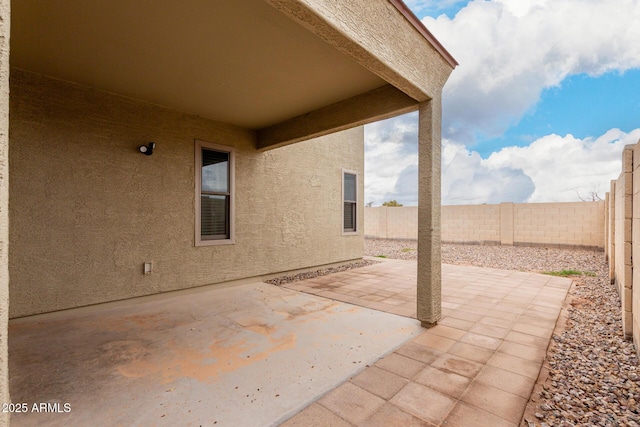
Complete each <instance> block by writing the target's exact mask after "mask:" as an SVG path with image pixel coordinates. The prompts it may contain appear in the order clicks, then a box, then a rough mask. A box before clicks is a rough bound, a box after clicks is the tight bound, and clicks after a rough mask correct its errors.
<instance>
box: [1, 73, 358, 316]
mask: <svg viewBox="0 0 640 427" xmlns="http://www.w3.org/2000/svg"><path fill="white" fill-rule="evenodd" d="M10 126H11V150H10V161H11V173H12V180H11V188H10V190H11V191H10V215H11V218H12V221H11V228H10V233H11V240H10V242H11V245H12V251H11V254H10V261H9V267H10V272H11V275H12V280H11V289H10V291H11V307H10V308H11V311H10V315H11V316H12V317H16V316H24V315H29V314H35V313H41V312H47V311H54V310H59V309H64V308H71V307H77V306H82V305H88V304H94V303H100V302H104V301H113V300H118V299H125V298H130V297H135V296H141V295H149V294H155V293H160V292H166V291H171V290H178V289H185V288H190V287H194V286H201V285H207V284H213V283H219V282H224V281H229V280H235V279H240V278H245V277H252V276H259V275H263V274H269V273H273V272H279V271H286V270H292V269H297V268H305V267H310V266H316V265H322V264H326V263H331V262H338V261H343V260H350V259H356V258H360V257H361V256H362V252H363V237H362V236H363V233H362V232H361V233H359V235H357V236H343V235H342V229H341V227H342V199H341V197H342V188H341V185H342V175H341V174H342V168H344V169H349V170H354V171H358V172H359V174H360V179H359V191H360V194H362V191H363V164H364V152H363V130H362V128H356V129H352V130H350V131H346V132H342V133H339V134H334V135H330V136H327V137H323V138H319V139H317V140H311V141H305V142H301V143H298V144H294V145H291V146H287V147H283V148H279V149H276V150H272V151H267V152H257V151H256V149H255V136H254V134H253V133H252V132H250V131H247V130H243V129H239V128H234V127H230V126H227V125H224V124H220V123H216V122H213V121H210V120H206V119H203V118H200V117H196V116H192V115H189V114H185V113H180V112H176V111H171V110H168V109H164V108H161V107H158V106H155V105H151V104H148V103H143V102H139V101H137V100H132V99H126V98H122V97H119V96H115V95H111V94H107V93H103V92H100V91H96V90H93V89H89V88H85V87H82V86H79V85H75V84H69V83H65V82H61V81H57V80H52V79H49V78H46V77H43V76H39V75H35V74H30V73H25V72H22V71H16V70H14V71H13V75H12V82H11V124H10ZM194 139H200V140H204V141H209V142H213V143H217V144H224V145H230V146H234V147H235V148H236V196H237V198H236V215H235V225H236V233H235V237H236V244H234V245H224V246H214V247H211V246H209V247H195V246H194V222H195V214H194V197H195V190H194V185H195V184H194ZM149 141H154V142H156V144H157V148H156V150H155V152H154V154H153V155H152V156H144V155H142V154H140V153H139V152H138V151H137V147H138V146H139V145H140V144H142V143H146V142H149ZM363 215H364V214H363V209H362V208H361V204H360V209H359V214H358V221H359V223H360V224H362V223H363ZM145 261H152V262H153V263H154V272H153V273H152V274H150V275H143V274H142V265H143V262H145Z"/></svg>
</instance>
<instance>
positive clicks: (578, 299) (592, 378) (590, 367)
mask: <svg viewBox="0 0 640 427" xmlns="http://www.w3.org/2000/svg"><path fill="white" fill-rule="evenodd" d="M365 254H366V255H369V256H383V257H386V258H399V259H416V257H417V247H416V242H415V241H398V240H393V241H392V240H379V239H367V240H366V241H365ZM442 262H444V263H449V264H463V265H475V266H479V267H489V268H499V269H508V270H520V271H534V272H561V271H562V270H575V271H579V272H583V273H584V274H581V275H579V276H576V277H574V285H573V286H572V287H571V289H570V290H569V296H568V297H567V301H568V302H569V304H567V306H566V317H567V318H566V322H565V324H564V325H563V327H561V328H557V329H556V331H555V333H554V336H553V342H552V345H551V346H550V348H549V351H548V353H547V358H546V361H545V365H546V367H547V369H546V371H548V376H546V378H544V381H543V382H542V383H541V384H539V386H538V387H536V391H534V393H533V394H532V396H531V400H530V405H529V406H530V407H531V408H533V410H531V411H528V412H527V413H526V414H525V418H524V420H523V422H522V425H523V426H525V427H533V426H536V427H546V426H565V427H569V426H637V425H640V416H639V415H638V400H640V372H639V371H638V358H637V357H636V351H635V348H634V346H633V343H631V342H629V341H625V340H624V337H623V334H622V323H621V317H620V316H621V315H620V299H619V297H618V293H617V291H616V289H615V288H614V286H613V285H612V284H611V283H610V281H609V274H608V268H607V265H606V263H605V260H604V254H603V253H602V252H595V251H588V250H568V249H556V248H544V247H517V246H516V247H514V246H475V245H457V244H443V245H442Z"/></svg>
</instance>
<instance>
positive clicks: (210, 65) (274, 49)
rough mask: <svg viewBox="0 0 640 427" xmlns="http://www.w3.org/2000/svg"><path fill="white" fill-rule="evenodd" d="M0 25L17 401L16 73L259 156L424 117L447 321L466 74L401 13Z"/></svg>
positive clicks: (433, 236)
mask: <svg viewBox="0 0 640 427" xmlns="http://www.w3.org/2000/svg"><path fill="white" fill-rule="evenodd" d="M0 15H1V18H2V19H1V20H0V90H1V91H2V96H1V101H2V102H1V103H0V106H1V107H0V166H1V170H0V212H1V215H2V216H1V217H0V230H2V231H1V233H2V234H1V236H0V240H1V241H2V247H1V248H0V254H1V258H0V269H1V273H2V274H1V275H0V279H1V280H0V293H1V295H2V296H1V297H0V306H1V308H2V309H1V310H0V313H2V316H3V319H2V322H1V323H2V324H1V325H0V342H2V343H3V344H2V348H0V360H3V361H4V362H3V366H2V382H3V384H4V386H3V387H1V389H2V390H0V396H2V397H7V398H6V399H4V401H9V399H8V385H7V378H8V375H7V367H6V361H7V357H6V355H7V347H6V342H7V340H6V338H7V322H8V321H7V312H8V310H7V307H8V304H9V297H8V281H9V278H8V259H7V252H8V251H9V250H10V248H8V241H9V239H8V226H7V224H8V221H9V217H8V200H9V197H8V173H9V169H8V154H7V151H8V148H9V102H8V99H9V95H8V94H9V70H10V68H16V69H22V70H26V71H30V72H36V73H40V74H44V75H47V76H50V77H53V78H57V79H60V80H64V81H70V82H74V83H79V84H82V85H85V86H88V87H91V88H95V89H99V90H103V91H108V92H112V93H116V94H119V95H123V96H126V97H131V98H135V99H139V100H143V101H146V102H150V103H153V104H157V105H161V106H164V107H168V108H171V109H174V110H176V111H180V112H184V113H189V114H195V115H198V116H201V117H204V118H207V119H211V120H214V121H218V122H223V123H227V124H231V125H234V126H238V127H241V128H245V129H249V130H251V131H252V132H253V134H254V135H255V147H256V150H270V149H275V148H277V147H281V146H285V145H288V144H292V143H296V142H299V141H303V140H308V139H310V138H313V137H318V136H322V135H326V134H329V133H333V132H337V131H340V130H345V129H348V128H351V127H355V126H360V125H363V124H366V123H370V122H373V121H377V120H380V119H384V118H388V117H393V116H396V115H399V114H402V113H406V112H410V111H416V110H418V111H419V115H420V119H419V159H420V160H419V200H420V208H419V212H420V213H419V221H420V222H419V224H420V230H419V235H418V239H419V250H420V259H419V261H418V287H417V289H418V291H417V292H418V310H417V316H418V319H419V320H420V321H421V322H422V323H423V325H432V324H435V323H436V322H437V321H438V319H439V318H440V316H441V297H440V286H441V285H440V283H441V278H440V276H441V272H440V226H439V224H440V132H441V131H440V128H441V93H442V87H443V86H444V84H445V82H446V80H447V78H448V76H449V74H450V73H451V71H452V70H453V68H454V67H455V65H456V62H455V60H454V59H453V58H452V57H451V55H450V54H449V53H448V52H447V51H446V50H445V49H444V48H443V47H442V46H441V45H440V43H439V42H438V41H437V40H436V39H435V38H434V37H433V36H432V35H431V34H430V33H429V32H428V30H427V29H426V28H424V26H423V25H422V24H421V23H420V21H419V20H418V19H417V18H416V17H415V16H414V15H413V14H412V13H411V12H410V11H409V10H408V9H407V7H406V6H405V5H404V4H403V3H402V1H400V0H375V1H372V0H345V1H341V2H334V1H330V0H237V1H228V2H210V1H205V0H187V1H181V2H172V1H162V2H157V1H152V0H136V1H130V0H110V1H92V2H86V1H82V0H51V1H47V2H40V1H37V0H14V1H11V2H10V1H9V0H0ZM9 40H10V43H9ZM9 45H10V47H9Z"/></svg>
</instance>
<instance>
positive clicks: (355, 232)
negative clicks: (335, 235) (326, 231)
mask: <svg viewBox="0 0 640 427" xmlns="http://www.w3.org/2000/svg"><path fill="white" fill-rule="evenodd" d="M345 174H350V175H355V176H356V200H355V204H356V209H355V210H356V212H355V217H354V221H355V230H353V231H350V230H349V231H348V230H345V228H344V226H345V224H344V203H345V202H346V200H345V194H344V175H345ZM359 185H360V174H359V173H358V172H356V171H352V170H349V169H342V191H341V193H342V198H341V201H340V202H341V203H340V205H341V209H340V212H341V216H342V235H343V236H355V235H358V234H360V231H359V230H360V224H359V221H358V217H359V215H358V214H359V212H360V191H358V190H359Z"/></svg>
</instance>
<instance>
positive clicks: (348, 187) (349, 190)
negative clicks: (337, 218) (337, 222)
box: [342, 172, 358, 232]
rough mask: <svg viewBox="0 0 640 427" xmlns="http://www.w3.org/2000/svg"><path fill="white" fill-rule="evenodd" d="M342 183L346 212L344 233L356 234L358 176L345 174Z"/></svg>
mask: <svg viewBox="0 0 640 427" xmlns="http://www.w3.org/2000/svg"><path fill="white" fill-rule="evenodd" d="M342 183H343V191H342V194H343V202H344V211H343V217H342V223H343V231H344V232H356V231H357V229H356V218H357V214H356V213H357V203H358V197H357V184H358V176H357V175H356V174H355V173H350V172H343V177H342Z"/></svg>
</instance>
